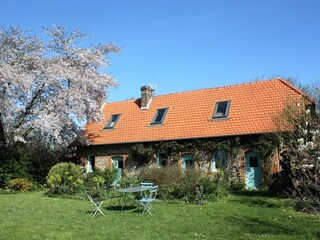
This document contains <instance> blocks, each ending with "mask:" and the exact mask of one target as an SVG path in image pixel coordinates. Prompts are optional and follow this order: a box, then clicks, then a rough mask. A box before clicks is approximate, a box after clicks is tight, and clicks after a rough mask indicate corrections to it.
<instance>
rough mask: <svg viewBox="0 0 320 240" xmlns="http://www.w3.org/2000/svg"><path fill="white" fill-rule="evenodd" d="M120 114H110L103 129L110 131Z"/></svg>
mask: <svg viewBox="0 0 320 240" xmlns="http://www.w3.org/2000/svg"><path fill="white" fill-rule="evenodd" d="M120 115H121V114H112V115H111V117H110V118H109V120H108V122H107V124H106V126H105V127H104V129H112V128H114V126H115V125H116V123H117V121H118V120H119V118H120Z"/></svg>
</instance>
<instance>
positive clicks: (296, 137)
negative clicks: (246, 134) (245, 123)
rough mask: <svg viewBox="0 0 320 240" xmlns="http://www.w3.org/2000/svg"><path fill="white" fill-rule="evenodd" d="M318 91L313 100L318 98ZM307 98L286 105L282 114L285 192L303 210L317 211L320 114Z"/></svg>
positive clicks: (319, 203) (319, 209)
mask: <svg viewBox="0 0 320 240" xmlns="http://www.w3.org/2000/svg"><path fill="white" fill-rule="evenodd" d="M319 96H320V94H319V92H318V93H317V92H316V94H315V99H319ZM310 103H311V102H310V101H308V102H307V104H305V103H303V104H300V105H290V106H288V107H287V108H286V109H285V110H284V112H283V114H282V115H281V117H282V121H281V122H282V124H281V130H285V129H291V131H282V132H281V137H282V138H283V149H284V150H283V157H284V159H286V160H287V161H286V166H285V167H286V168H287V169H288V170H289V171H288V172H289V177H290V180H291V182H290V184H289V186H288V187H289V189H286V191H287V194H289V195H290V196H293V197H296V198H297V199H298V207H299V209H300V210H303V211H310V212H314V213H319V212H320V179H319V177H320V113H319V112H318V111H316V110H315V109H314V106H312V104H311V105H310ZM293 129H294V130H293Z"/></svg>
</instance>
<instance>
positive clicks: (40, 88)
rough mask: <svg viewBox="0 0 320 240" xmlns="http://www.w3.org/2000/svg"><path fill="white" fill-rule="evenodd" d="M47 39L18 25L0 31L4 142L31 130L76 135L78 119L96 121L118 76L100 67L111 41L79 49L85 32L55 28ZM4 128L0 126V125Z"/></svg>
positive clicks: (22, 138)
mask: <svg viewBox="0 0 320 240" xmlns="http://www.w3.org/2000/svg"><path fill="white" fill-rule="evenodd" d="M46 33H47V34H48V35H49V43H48V44H45V43H44V42H43V41H42V39H40V38H38V37H36V36H34V35H31V34H30V32H28V31H23V30H21V29H20V28H10V29H2V31H0V127H2V129H4V130H5V132H4V134H2V135H1V133H0V137H1V139H0V144H6V143H7V142H9V141H25V139H26V137H28V136H30V134H32V132H35V131H37V132H40V133H42V134H43V135H50V136H51V137H53V138H54V139H55V140H57V141H60V142H62V141H65V140H66V139H69V138H73V137H74V136H75V133H76V131H77V130H78V129H79V128H78V127H77V126H76V125H75V121H78V122H86V121H89V120H91V121H98V120H101V117H102V114H101V111H100V110H99V108H98V105H99V103H100V102H101V100H103V99H106V95H107V91H106V89H107V88H108V87H110V86H116V85H117V83H116V80H115V79H114V78H113V77H112V76H110V75H109V74H105V73H101V72H100V71H101V70H104V69H106V67H108V66H109V62H108V60H107V58H106V54H109V53H112V52H119V48H117V47H116V46H114V45H113V44H106V45H97V46H93V47H91V48H80V47H79V44H77V42H78V41H79V39H83V38H86V37H87V36H86V35H84V34H83V33H81V32H79V31H73V32H71V33H68V32H67V31H66V29H65V28H63V27H60V26H54V28H53V29H46ZM0 129H1V128H0Z"/></svg>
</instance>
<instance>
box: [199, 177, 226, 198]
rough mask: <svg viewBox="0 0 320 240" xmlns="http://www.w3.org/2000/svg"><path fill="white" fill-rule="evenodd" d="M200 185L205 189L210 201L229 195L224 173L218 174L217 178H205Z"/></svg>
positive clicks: (204, 191)
mask: <svg viewBox="0 0 320 240" xmlns="http://www.w3.org/2000/svg"><path fill="white" fill-rule="evenodd" d="M199 185H200V186H202V187H203V194H204V195H205V196H206V198H207V200H209V201H213V200H215V199H217V198H220V197H223V196H226V195H228V194H229V191H228V188H227V180H226V179H225V175H224V173H223V172H218V174H217V175H215V176H203V177H202V178H201V179H200V183H199Z"/></svg>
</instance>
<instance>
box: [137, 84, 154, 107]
mask: <svg viewBox="0 0 320 240" xmlns="http://www.w3.org/2000/svg"><path fill="white" fill-rule="evenodd" d="M140 90H141V109H142V110H145V109H148V107H149V105H150V103H151V100H152V97H153V92H154V90H153V88H152V87H150V86H142V87H141V88H140Z"/></svg>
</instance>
